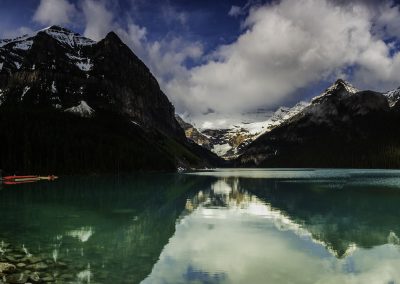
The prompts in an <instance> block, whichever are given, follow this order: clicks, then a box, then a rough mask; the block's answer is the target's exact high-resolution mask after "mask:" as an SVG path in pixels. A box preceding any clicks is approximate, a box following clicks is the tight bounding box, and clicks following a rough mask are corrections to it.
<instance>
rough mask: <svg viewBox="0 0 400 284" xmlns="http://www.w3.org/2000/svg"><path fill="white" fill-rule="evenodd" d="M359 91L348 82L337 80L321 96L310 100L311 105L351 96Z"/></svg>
mask: <svg viewBox="0 0 400 284" xmlns="http://www.w3.org/2000/svg"><path fill="white" fill-rule="evenodd" d="M359 91H360V90H359V89H357V88H355V87H354V86H353V85H352V84H350V83H349V82H347V81H345V80H343V79H337V80H336V81H335V83H333V84H332V85H331V86H330V87H329V88H327V89H326V90H325V92H323V93H322V94H321V95H319V96H317V97H315V98H313V99H312V103H314V104H315V103H321V102H322V101H324V100H326V99H327V98H338V99H340V98H342V97H343V96H347V95H353V94H355V93H357V92H359Z"/></svg>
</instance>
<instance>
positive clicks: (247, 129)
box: [177, 102, 308, 160]
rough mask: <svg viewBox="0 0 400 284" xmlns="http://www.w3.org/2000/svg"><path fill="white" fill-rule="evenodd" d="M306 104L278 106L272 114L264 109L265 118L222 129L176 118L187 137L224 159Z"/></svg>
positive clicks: (239, 150)
mask: <svg viewBox="0 0 400 284" xmlns="http://www.w3.org/2000/svg"><path fill="white" fill-rule="evenodd" d="M307 106H308V103H306V102H299V103H298V104H296V105H295V106H293V107H291V108H288V107H280V108H279V109H278V110H276V111H275V112H274V113H272V114H269V113H266V112H265V111H264V112H263V114H264V115H265V116H266V117H267V119H266V120H263V121H259V122H241V123H235V124H234V125H233V126H231V127H229V128H223V129H210V128H205V129H201V130H198V129H196V128H195V127H194V126H193V125H192V124H190V123H188V122H186V121H184V120H183V119H182V118H180V117H177V120H178V122H179V123H180V125H181V127H182V128H183V129H184V130H185V134H186V137H187V138H188V139H191V140H193V141H194V142H196V143H197V144H199V145H202V146H203V147H205V148H207V149H209V150H211V151H212V152H214V153H215V154H217V155H218V156H220V157H222V158H224V159H226V160H232V159H234V158H236V157H238V156H239V155H240V154H241V153H242V151H243V149H245V148H246V146H247V145H249V144H250V143H251V142H252V141H254V140H255V139H257V138H258V137H259V136H260V135H262V134H263V133H266V132H268V131H271V130H272V129H273V128H274V127H277V126H278V125H280V124H282V123H283V122H284V121H286V120H288V119H289V118H291V117H293V116H294V115H296V114H297V113H299V112H300V111H302V110H303V109H304V108H305V107H307Z"/></svg>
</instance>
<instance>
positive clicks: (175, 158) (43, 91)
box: [0, 26, 218, 172]
mask: <svg viewBox="0 0 400 284" xmlns="http://www.w3.org/2000/svg"><path fill="white" fill-rule="evenodd" d="M15 113H19V114H20V115H19V116H17V117H16V116H15V115H14V114H15ZM71 115H72V116H76V118H72V116H71ZM0 116H1V118H2V121H1V122H2V125H3V124H4V125H3V126H4V127H6V128H7V129H8V132H9V133H8V136H7V137H6V138H5V137H3V138H4V139H3V141H2V142H1V143H2V144H1V146H2V148H3V149H6V150H8V152H10V153H11V154H12V153H14V154H15V157H19V158H18V159H17V160H18V161H17V160H15V161H14V160H13V159H12V157H11V156H12V155H11V156H8V155H5V156H4V155H3V157H2V159H0V160H1V164H0V168H1V167H3V168H11V169H14V170H17V169H21V170H24V171H27V170H35V169H53V168H54V169H57V166H58V164H57V162H56V160H57V157H63V159H70V160H71V161H73V162H71V163H70V164H69V165H68V166H66V167H65V168H60V170H61V171H65V172H74V169H76V166H77V165H76V164H78V163H83V161H82V160H84V161H85V163H86V164H87V165H86V168H85V170H84V171H86V172H87V171H97V167H99V164H101V163H104V165H103V166H102V167H101V170H102V171H109V169H113V168H115V167H118V169H119V167H120V165H121V167H123V170H126V171H129V170H132V169H134V170H171V169H174V168H175V169H177V168H181V169H182V168H191V167H204V166H211V164H212V163H213V162H215V161H217V160H218V158H216V157H214V156H213V155H212V154H211V153H208V152H206V150H203V149H199V148H198V146H196V145H194V144H193V143H190V142H189V141H187V139H186V137H185V133H184V131H183V129H182V128H181V127H180V125H179V123H178V122H177V120H176V119H175V110H174V107H173V105H172V104H171V103H170V102H169V100H168V98H167V97H166V95H165V94H164V93H163V92H162V91H161V89H160V86H159V84H158V82H157V80H156V79H155V77H154V76H153V75H152V74H151V72H150V70H149V69H148V68H147V67H146V65H145V64H144V63H143V62H142V61H141V60H140V59H139V58H138V57H137V56H136V55H135V54H134V53H133V52H132V51H131V50H130V49H129V47H128V46H126V45H125V44H124V43H123V42H122V41H121V40H120V38H119V37H118V36H117V35H116V34H115V33H113V32H110V33H109V34H108V35H107V36H106V37H105V38H104V39H103V40H101V41H99V42H95V41H92V40H90V39H88V38H85V37H82V36H81V35H79V34H76V33H73V32H71V31H69V30H67V29H64V28H62V27H58V26H52V27H50V28H47V29H44V30H41V31H39V32H37V33H34V34H32V35H26V36H23V37H19V38H16V39H10V40H0ZM50 119H52V120H53V121H51V122H50ZM46 120H48V121H49V122H48V124H46V122H45V121H46ZM11 124H14V127H11V126H10V125H11ZM8 126H10V127H8ZM16 127H17V128H18V129H19V130H18V131H16V130H15V128H16ZM60 128H61V129H62V130H61V131H59V129H60ZM66 128H68V129H66ZM69 128H71V129H74V131H71V129H69ZM32 129H35V131H32ZM21 133H22V137H24V138H23V139H21V137H20V134H21ZM66 133H68V137H67V134H66ZM4 135H5V134H4V132H3V134H2V136H4ZM75 137H80V139H81V140H82V141H85V142H84V143H80V142H79V143H78V142H77V141H76V140H74V139H76V138H75ZM0 138H2V137H0ZM38 139H41V140H46V141H44V142H43V143H41V144H40V143H39V142H38V141H37V140H38ZM95 139H97V140H98V141H97V142H96V141H94V140H95ZM21 140H22V141H21ZM106 140H110V141H109V142H108V143H106V142H105V141H106ZM47 142H48V143H47ZM96 143H97V146H95V145H96ZM102 143H103V144H102ZM32 145H36V146H35V147H33V146H32ZM42 145H47V147H46V149H43V148H42ZM71 145H74V146H71ZM122 145H124V146H123V147H122ZM53 147H57V149H52V148H53ZM71 147H72V148H71ZM48 148H50V149H48ZM63 148H64V150H62V149H63ZM67 151H69V152H71V154H70V156H69V157H68V155H67V154H66V152H67ZM37 152H39V153H40V152H42V154H38V153H37ZM105 152H108V153H114V154H113V155H109V156H108V157H105ZM107 155H108V154H107ZM113 156H114V157H113ZM99 157H105V158H104V159H103V160H101V159H102V158H99ZM157 157H158V158H157ZM157 159H158V160H159V161H157ZM39 160H40V166H39V165H38V162H37V161H39ZM99 160H101V161H99ZM119 160H121V163H120V161H119ZM211 160H213V162H211ZM96 161H98V163H96ZM110 161H112V163H111V162H110ZM107 162H109V163H108V164H107ZM74 164H75V165H74ZM22 165H23V166H22ZM121 170H122V169H121Z"/></svg>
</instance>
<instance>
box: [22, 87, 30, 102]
mask: <svg viewBox="0 0 400 284" xmlns="http://www.w3.org/2000/svg"><path fill="white" fill-rule="evenodd" d="M30 89H31V87H29V86H26V87H25V88H24V90H23V91H22V95H21V101H22V100H23V99H24V97H25V95H26V93H27V92H28V91H29V90H30Z"/></svg>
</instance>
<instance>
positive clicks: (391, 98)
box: [383, 87, 400, 107]
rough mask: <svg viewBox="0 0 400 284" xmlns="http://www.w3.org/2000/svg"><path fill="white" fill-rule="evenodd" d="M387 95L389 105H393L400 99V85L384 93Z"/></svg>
mask: <svg viewBox="0 0 400 284" xmlns="http://www.w3.org/2000/svg"><path fill="white" fill-rule="evenodd" d="M383 95H384V96H386V97H387V99H388V102H389V106H390V107H393V106H394V105H395V104H396V103H397V102H398V101H399V100H400V87H398V88H397V89H395V90H391V91H389V92H386V93H384V94H383Z"/></svg>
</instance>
